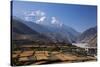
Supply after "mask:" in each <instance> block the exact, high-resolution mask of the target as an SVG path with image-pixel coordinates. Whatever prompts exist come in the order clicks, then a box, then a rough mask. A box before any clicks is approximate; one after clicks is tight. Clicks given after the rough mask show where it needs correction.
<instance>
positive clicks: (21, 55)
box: [12, 45, 97, 66]
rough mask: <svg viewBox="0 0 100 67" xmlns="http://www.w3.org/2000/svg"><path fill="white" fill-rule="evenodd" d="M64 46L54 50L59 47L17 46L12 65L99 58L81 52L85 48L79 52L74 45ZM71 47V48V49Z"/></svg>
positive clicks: (70, 61) (69, 61)
mask: <svg viewBox="0 0 100 67" xmlns="http://www.w3.org/2000/svg"><path fill="white" fill-rule="evenodd" d="M62 47H63V48H62ZM62 47H61V46H60V49H58V50H53V49H57V48H54V46H48V47H44V48H43V46H41V47H39V46H33V45H22V46H20V47H19V48H18V47H17V49H15V50H13V51H12V65H13V66H20V65H40V64H51V63H63V62H66V63H73V62H85V61H96V60H97V58H96V57H94V56H90V55H86V54H85V53H81V52H84V50H83V49H80V48H78V49H79V50H82V51H81V52H80V51H79V52H78V51H75V50H76V48H75V47H73V48H75V49H74V51H72V47H70V48H69V47H68V46H62ZM41 48H42V49H41ZM61 48H62V49H61ZM50 49H51V50H50ZM63 49H64V50H63ZM69 49H71V51H70V50H69ZM65 50H66V51H65Z"/></svg>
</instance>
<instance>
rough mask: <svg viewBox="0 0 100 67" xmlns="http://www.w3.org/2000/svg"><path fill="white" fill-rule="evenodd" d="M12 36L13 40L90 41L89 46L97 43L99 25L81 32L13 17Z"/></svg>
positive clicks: (67, 27) (94, 45)
mask: <svg viewBox="0 0 100 67" xmlns="http://www.w3.org/2000/svg"><path fill="white" fill-rule="evenodd" d="M12 38H13V40H21V39H28V40H33V41H41V42H46V43H48V42H54V43H57V42H63V43H73V42H80V43H89V45H87V46H89V47H96V45H97V27H96V26H95V27H93V28H89V29H87V30H86V31H84V32H83V33H79V32H77V31H76V30H74V29H73V28H71V27H69V26H66V25H64V24H62V25H58V24H57V25H55V24H53V25H52V24H51V25H50V24H49V25H44V24H36V23H35V22H32V21H25V20H22V19H20V18H17V17H12Z"/></svg>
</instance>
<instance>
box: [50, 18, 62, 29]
mask: <svg viewBox="0 0 100 67" xmlns="http://www.w3.org/2000/svg"><path fill="white" fill-rule="evenodd" d="M51 24H55V25H56V26H60V27H62V25H63V24H62V23H60V22H59V21H58V20H57V19H56V17H51Z"/></svg>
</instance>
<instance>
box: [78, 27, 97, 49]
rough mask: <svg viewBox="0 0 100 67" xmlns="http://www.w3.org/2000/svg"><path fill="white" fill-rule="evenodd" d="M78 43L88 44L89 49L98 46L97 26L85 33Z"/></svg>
mask: <svg viewBox="0 0 100 67" xmlns="http://www.w3.org/2000/svg"><path fill="white" fill-rule="evenodd" d="M77 42H81V43H84V42H85V43H88V44H89V45H87V46H89V47H96V46H97V26H95V27H92V28H89V29H88V30H86V31H84V32H83V33H82V34H81V35H80V36H79V37H78V39H77Z"/></svg>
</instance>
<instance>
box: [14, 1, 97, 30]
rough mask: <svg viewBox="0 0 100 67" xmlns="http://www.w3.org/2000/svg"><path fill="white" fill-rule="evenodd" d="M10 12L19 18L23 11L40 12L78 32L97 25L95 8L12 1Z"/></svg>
mask: <svg viewBox="0 0 100 67" xmlns="http://www.w3.org/2000/svg"><path fill="white" fill-rule="evenodd" d="M12 10H13V15H14V16H17V17H19V18H22V17H23V16H24V14H23V13H24V12H25V11H36V10H41V11H43V12H45V13H46V15H47V16H48V17H52V16H54V17H56V18H57V19H59V20H60V21H61V22H62V23H64V24H65V25H67V26H70V27H72V28H74V29H75V30H77V31H78V32H83V31H85V30H86V29H88V28H90V27H94V26H96V24H97V7H96V6H89V5H88V6H87V5H72V4H54V3H52V4H51V3H39V2H25V1H13V9H12Z"/></svg>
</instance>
